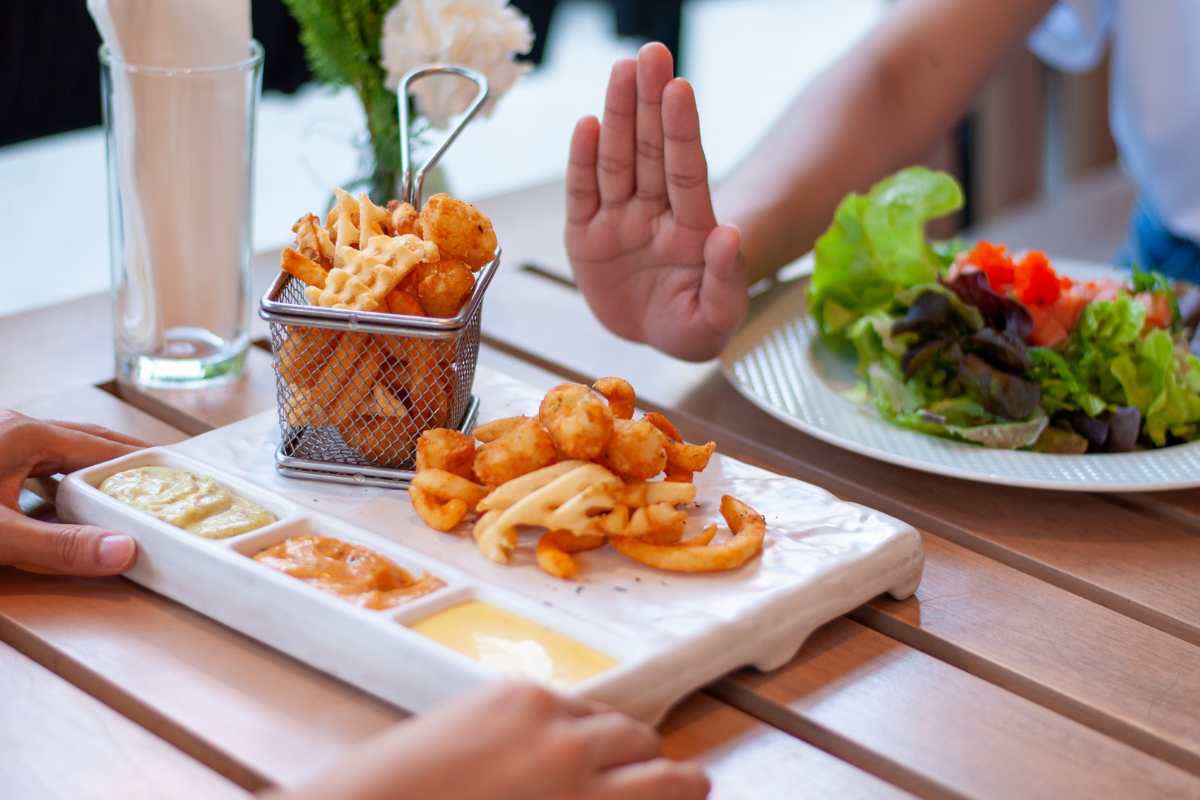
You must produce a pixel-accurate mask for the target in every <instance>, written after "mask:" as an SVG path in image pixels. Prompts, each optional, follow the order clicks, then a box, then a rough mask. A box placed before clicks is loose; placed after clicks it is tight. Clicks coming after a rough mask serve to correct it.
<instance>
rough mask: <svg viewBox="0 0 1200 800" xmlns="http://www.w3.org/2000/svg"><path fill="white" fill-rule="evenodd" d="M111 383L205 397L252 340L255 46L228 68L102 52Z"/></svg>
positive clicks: (258, 66)
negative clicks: (157, 63)
mask: <svg viewBox="0 0 1200 800" xmlns="http://www.w3.org/2000/svg"><path fill="white" fill-rule="evenodd" d="M100 64H101V89H102V95H103V106H104V131H105V144H106V149H107V155H108V216H109V261H110V265H111V270H112V297H113V325H114V349H115V353H116V370H117V379H118V380H120V381H123V382H126V383H133V384H136V385H140V386H150V387H170V386H180V387H192V386H204V385H210V384H214V383H220V382H224V381H229V380H232V379H234V378H236V377H238V376H239V375H240V374H241V371H242V368H243V365H244V363H245V357H246V346H247V343H248V341H249V327H250V314H251V310H252V308H253V305H254V304H253V302H252V299H251V297H250V291H251V289H250V260H251V248H252V241H253V239H252V219H251V216H252V209H253V205H254V183H253V176H254V123H255V115H256V113H257V107H258V99H259V94H260V92H261V88H262V65H263V50H262V47H261V46H260V45H259V44H258V43H257V42H254V41H251V42H250V43H249V51H248V54H247V57H246V58H245V59H244V60H242V61H239V62H237V63H233V64H223V65H219V66H206V67H196V68H166V67H150V66H139V65H136V64H129V63H126V62H124V61H121V60H120V59H119V58H117V57H116V55H115V54H114V53H113V52H111V51H110V50H109V48H107V47H101V48H100Z"/></svg>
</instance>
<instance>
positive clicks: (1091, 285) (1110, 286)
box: [1083, 278, 1125, 302]
mask: <svg viewBox="0 0 1200 800" xmlns="http://www.w3.org/2000/svg"><path fill="white" fill-rule="evenodd" d="M1124 288H1125V287H1124V284H1123V283H1122V282H1121V281H1119V280H1116V279H1114V278H1102V279H1101V280H1098V281H1088V282H1087V283H1085V284H1083V290H1084V297H1086V298H1087V299H1088V301H1089V302H1095V301H1098V300H1115V299H1116V298H1117V295H1119V294H1120V293H1121V292H1122V291H1123V290H1124Z"/></svg>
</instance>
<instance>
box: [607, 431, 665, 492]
mask: <svg viewBox="0 0 1200 800" xmlns="http://www.w3.org/2000/svg"><path fill="white" fill-rule="evenodd" d="M604 461H605V463H606V464H608V466H609V467H610V468H611V469H612V470H613V471H614V472H616V473H617V474H618V475H620V476H621V477H622V478H627V479H630V480H637V481H644V480H647V479H649V478H653V477H654V476H655V475H657V474H658V473H660V472H662V471H663V469H665V468H666V466H667V437H666V436H665V435H664V434H663V432H662V431H660V430H659V429H658V428H656V427H654V425H652V424H650V423H649V422H647V421H646V420H644V419H640V420H638V421H637V422H631V421H630V420H626V419H617V420H615V421H614V423H613V435H612V438H611V439H609V440H608V445H607V446H606V447H605V448H604Z"/></svg>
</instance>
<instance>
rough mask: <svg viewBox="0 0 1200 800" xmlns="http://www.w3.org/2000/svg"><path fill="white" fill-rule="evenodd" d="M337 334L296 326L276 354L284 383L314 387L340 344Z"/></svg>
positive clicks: (293, 326)
mask: <svg viewBox="0 0 1200 800" xmlns="http://www.w3.org/2000/svg"><path fill="white" fill-rule="evenodd" d="M338 335H339V334H338V333H337V331H330V330H325V329H324V328H305V327H301V326H299V325H292V326H290V327H289V328H288V336H287V338H286V339H284V340H283V344H281V345H280V346H279V351H278V352H277V353H276V354H275V366H276V369H277V370H278V372H279V376H280V377H281V378H283V380H284V382H285V383H287V384H288V385H289V386H293V387H311V386H312V385H313V384H315V383H316V382H317V379H318V378H319V377H320V374H321V371H320V369H318V368H317V367H316V365H317V364H323V363H325V360H326V359H327V358H328V357H329V354H330V353H331V352H332V351H333V349H334V347H336V345H337V341H338Z"/></svg>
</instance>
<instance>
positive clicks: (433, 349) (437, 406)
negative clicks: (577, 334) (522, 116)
mask: <svg viewBox="0 0 1200 800" xmlns="http://www.w3.org/2000/svg"><path fill="white" fill-rule="evenodd" d="M438 74H453V75H459V76H461V77H464V78H467V79H468V80H471V81H473V82H474V83H475V84H476V86H477V87H478V92H477V94H476V96H475V99H474V101H473V102H472V103H471V106H470V107H469V108H468V109H467V111H466V113H465V115H464V116H463V118H462V120H460V122H459V123H458V125H457V126H456V127H455V128H454V129H453V130H452V131H451V132H450V133H449V134H448V135H447V136H446V138H445V140H444V141H443V142H442V143H441V145H440V146H439V147H438V149H437V150H436V151H435V152H434V153H433V155H432V156H431V157H430V158H429V160H428V161H427V162H426V163H425V164H424V165H423V166H422V167H421V168H420V169H419V170H416V171H415V172H414V171H413V170H412V165H411V163H410V148H409V118H408V108H407V106H408V104H407V103H406V102H404V98H406V97H407V96H408V89H409V86H410V84H411V83H412V82H414V81H416V80H418V79H420V78H423V77H426V76H428V75H438ZM399 91H400V97H401V102H400V103H399V106H400V127H401V133H400V136H401V157H402V166H403V174H404V186H403V192H402V194H403V197H402V198H401V199H403V200H407V201H408V202H410V203H412V204H413V206H415V207H416V208H418V209H419V208H420V207H421V193H422V187H423V184H424V179H425V175H426V173H427V172H428V170H429V169H430V168H432V167H433V165H434V164H436V163H437V161H438V159H440V158H441V156H442V154H443V153H445V151H446V149H447V148H448V147H449V146H450V144H451V143H452V142H453V141H454V139H455V138H456V137H457V136H458V134H459V133H460V132H461V130H462V129H463V128H464V127H465V126H466V125H467V123H468V122H470V120H471V119H472V118H473V117H474V116H475V114H476V113H477V112H478V111H479V109H480V108H481V107H482V105H483V103H484V102H485V101H486V100H487V95H488V86H487V79H486V78H484V77H483V76H482V75H480V74H479V73H477V72H475V71H474V70H470V69H466V68H464V67H458V66H445V65H433V66H428V67H422V68H419V69H415V70H412V71H411V72H409V73H408V74H407V75H405V76H404V78H403V80H402V81H401V83H400V90H399ZM499 266H500V251H499V249H498V248H497V251H496V254H495V257H494V258H493V259H492V261H491V262H490V263H488V264H487V265H485V266H484V267H483V268H482V269H481V270H479V272H478V273H477V274H476V280H475V288H474V290H473V292H472V294H471V296H470V298H468V300H467V302H466V303H465V304H464V305H463V307H462V309H461V310H460V311H459V313H458V314H457V315H456V316H454V317H451V318H434V317H419V316H409V315H401V314H388V313H380V312H371V311H353V310H345V309H334V308H324V307H318V306H311V305H309V304H308V302H307V301H306V299H305V297H304V285H303V283H301V282H300V281H299V280H297V279H296V278H294V277H292V276H291V275H288V274H287V273H284V272H280V274H279V276H278V277H277V278H276V279H275V282H274V283H273V284H272V286H271V288H270V289H268V290H267V293H266V294H265V295H264V296H263V298H262V301H261V303H260V308H259V316H260V317H262V318H263V319H264V320H266V321H267V322H269V323H270V327H271V350H272V353H273V354H274V364H275V386H276V402H277V405H278V409H279V429H280V445H279V449H278V450H277V451H276V453H275V463H276V468H277V469H278V471H279V472H280V473H281V474H283V475H287V476H290V477H296V478H309V479H314V480H325V481H336V482H341V483H353V484H363V485H375V486H387V487H397V486H400V487H403V486H406V485H407V484H408V482H409V481H410V480H411V479H412V477H413V466H414V463H413V462H414V460H415V455H416V442H417V439H418V438H419V437H420V435H421V433H423V432H424V431H426V430H428V429H430V428H438V427H457V428H458V429H460V430H463V431H468V430H470V429H471V427H472V426H473V425H474V423H475V416H476V413H477V410H478V401H477V400H476V398H475V397H474V396H472V394H471V386H472V384H473V383H474V379H475V365H476V363H477V361H478V357H479V328H480V319H481V315H482V312H483V296H484V293H485V292H486V291H487V288H488V286H489V285H490V284H491V281H492V278H493V277H495V274H496V270H497V269H499Z"/></svg>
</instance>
